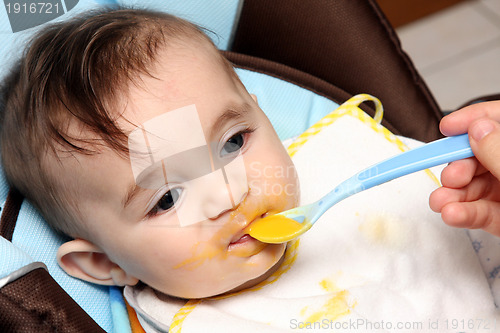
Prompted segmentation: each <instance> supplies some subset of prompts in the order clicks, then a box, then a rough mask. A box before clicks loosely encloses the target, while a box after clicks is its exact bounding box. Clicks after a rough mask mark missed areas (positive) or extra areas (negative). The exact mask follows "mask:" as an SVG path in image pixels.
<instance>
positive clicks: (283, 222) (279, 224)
mask: <svg viewBox="0 0 500 333" xmlns="http://www.w3.org/2000/svg"><path fill="white" fill-rule="evenodd" d="M310 227H311V224H310V223H299V222H297V221H295V220H294V219H291V218H288V217H285V216H283V215H279V214H278V215H271V216H268V217H265V218H263V219H261V220H258V221H255V222H254V223H252V224H251V225H250V226H249V227H248V228H247V231H248V233H249V235H250V236H252V237H253V238H255V239H258V240H260V241H261V242H264V243H273V244H278V243H285V242H288V241H290V240H291V239H293V238H295V237H297V236H299V235H301V234H303V233H304V232H305V231H306V230H307V229H309V228H310Z"/></svg>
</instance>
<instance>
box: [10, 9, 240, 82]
mask: <svg viewBox="0 0 500 333" xmlns="http://www.w3.org/2000/svg"><path fill="white" fill-rule="evenodd" d="M72 2H76V1H72ZM242 3H243V0H219V1H204V0H183V1H162V0H80V1H78V3H77V4H76V6H74V7H73V8H71V9H70V10H68V11H67V12H65V13H64V14H61V15H60V16H58V17H57V18H55V19H54V20H53V21H61V20H65V19H67V18H68V17H70V16H72V15H76V14H78V13H81V12H83V11H86V10H88V9H95V8H99V7H102V6H113V5H122V6H127V7H136V8H147V9H153V10H158V11H164V12H168V13H171V14H174V15H177V16H179V17H182V18H184V19H186V20H189V21H191V22H193V23H195V24H197V25H199V26H200V27H203V28H205V29H206V30H207V32H208V35H209V36H210V37H211V38H212V40H213V41H214V43H215V45H216V46H217V47H218V48H220V49H223V50H227V49H228V48H229V46H230V45H231V42H232V34H233V30H234V28H235V26H236V23H237V19H238V18H239V13H240V10H241V6H242ZM68 4H69V1H66V6H68ZM10 10H11V11H12V10H13V9H12V7H11V9H10ZM61 13H62V10H61ZM42 26H43V25H42ZM42 26H36V27H33V28H31V29H27V30H23V31H19V32H16V33H13V32H12V28H11V25H10V23H9V17H8V13H7V7H6V6H0V45H2V47H1V48H0V59H2V61H1V62H0V78H1V77H2V76H3V75H4V74H5V71H6V70H7V69H8V68H10V65H11V63H12V62H13V61H14V60H15V59H18V57H19V55H20V52H21V50H22V49H23V45H25V44H26V41H27V40H28V39H29V37H30V36H31V35H32V34H33V33H34V32H36V31H37V30H38V29H40V27H42Z"/></svg>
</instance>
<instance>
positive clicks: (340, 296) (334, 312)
mask: <svg viewBox="0 0 500 333" xmlns="http://www.w3.org/2000/svg"><path fill="white" fill-rule="evenodd" d="M319 285H320V286H321V288H322V289H323V290H324V291H326V292H328V293H329V294H331V296H330V297H329V298H328V300H327V301H326V302H325V303H324V304H323V305H322V306H321V307H320V308H319V309H314V308H313V306H306V307H304V308H303V309H302V310H301V311H300V315H301V316H303V317H305V318H306V319H305V322H308V323H315V322H319V321H321V320H324V319H326V320H330V321H336V320H337V319H339V318H341V317H344V316H347V315H348V314H350V313H351V310H352V309H353V308H354V307H355V306H356V302H355V301H353V300H352V298H351V297H350V293H349V291H348V290H345V289H344V290H341V289H339V288H338V287H337V286H336V285H335V283H334V282H333V281H332V280H330V279H323V280H322V281H320V283H319ZM312 308H313V309H312Z"/></svg>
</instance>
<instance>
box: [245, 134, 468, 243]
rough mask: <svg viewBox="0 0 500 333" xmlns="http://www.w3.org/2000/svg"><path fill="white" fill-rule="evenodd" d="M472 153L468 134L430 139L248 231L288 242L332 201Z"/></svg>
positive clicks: (269, 240)
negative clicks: (316, 198) (315, 199)
mask: <svg viewBox="0 0 500 333" xmlns="http://www.w3.org/2000/svg"><path fill="white" fill-rule="evenodd" d="M472 156H474V154H473V153H472V149H471V148H470V145H469V138H468V135H467V134H462V135H457V136H450V137H446V138H443V139H440V140H436V141H433V142H430V143H427V144H425V145H423V146H420V147H418V148H415V149H412V150H409V151H406V152H404V153H401V154H398V155H396V156H394V157H391V158H389V159H387V160H385V161H382V162H380V163H377V164H375V165H373V166H371V167H369V168H367V169H365V170H363V171H361V172H359V173H357V174H356V175H354V176H352V177H351V178H349V179H347V180H345V181H344V182H342V183H341V184H340V185H338V186H337V187H336V188H335V189H333V190H332V191H331V192H329V193H328V194H327V195H325V196H324V197H322V198H321V199H320V200H318V201H316V202H313V203H311V204H308V205H305V206H300V207H296V208H293V209H290V210H287V211H284V212H281V213H278V214H275V215H271V216H268V217H265V218H263V219H261V220H257V221H255V222H254V223H252V224H251V225H250V226H249V227H248V228H247V232H248V234H249V235H250V236H252V237H253V238H255V239H258V240H259V241H261V242H264V243H285V242H288V241H290V240H292V239H294V238H296V237H298V236H300V235H302V234H303V233H305V232H306V231H307V230H309V229H310V228H311V227H312V225H313V224H314V223H315V222H316V221H317V220H318V219H319V218H320V217H321V215H323V214H324V213H325V212H326V211H327V210H328V209H330V208H331V207H332V206H333V205H335V204H336V203H338V202H340V201H342V200H344V199H345V198H348V197H350V196H351V195H353V194H356V193H358V192H361V191H364V190H367V189H369V188H372V187H374V186H377V185H380V184H383V183H386V182H388V181H390V180H393V179H396V178H399V177H402V176H405V175H408V174H410V173H413V172H417V171H420V170H424V169H427V168H431V167H434V166H436V165H440V164H444V163H450V162H453V161H456V160H461V159H464V158H467V157H472Z"/></svg>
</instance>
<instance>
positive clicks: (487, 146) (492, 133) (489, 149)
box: [469, 118, 500, 180]
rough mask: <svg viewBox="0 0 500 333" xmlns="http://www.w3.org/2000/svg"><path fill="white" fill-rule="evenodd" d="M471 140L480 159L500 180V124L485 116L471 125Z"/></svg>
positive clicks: (472, 146)
mask: <svg viewBox="0 0 500 333" xmlns="http://www.w3.org/2000/svg"><path fill="white" fill-rule="evenodd" d="M469 141H470V145H471V148H472V151H473V152H474V155H475V156H476V158H477V159H478V161H479V162H480V163H481V164H482V165H483V166H484V167H485V168H486V169H488V170H489V171H490V172H491V173H492V174H493V176H495V178H497V179H499V180H500V124H499V123H498V122H496V121H494V120H491V119H487V118H483V119H479V120H476V121H475V122H474V123H472V124H471V126H470V127H469Z"/></svg>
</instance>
